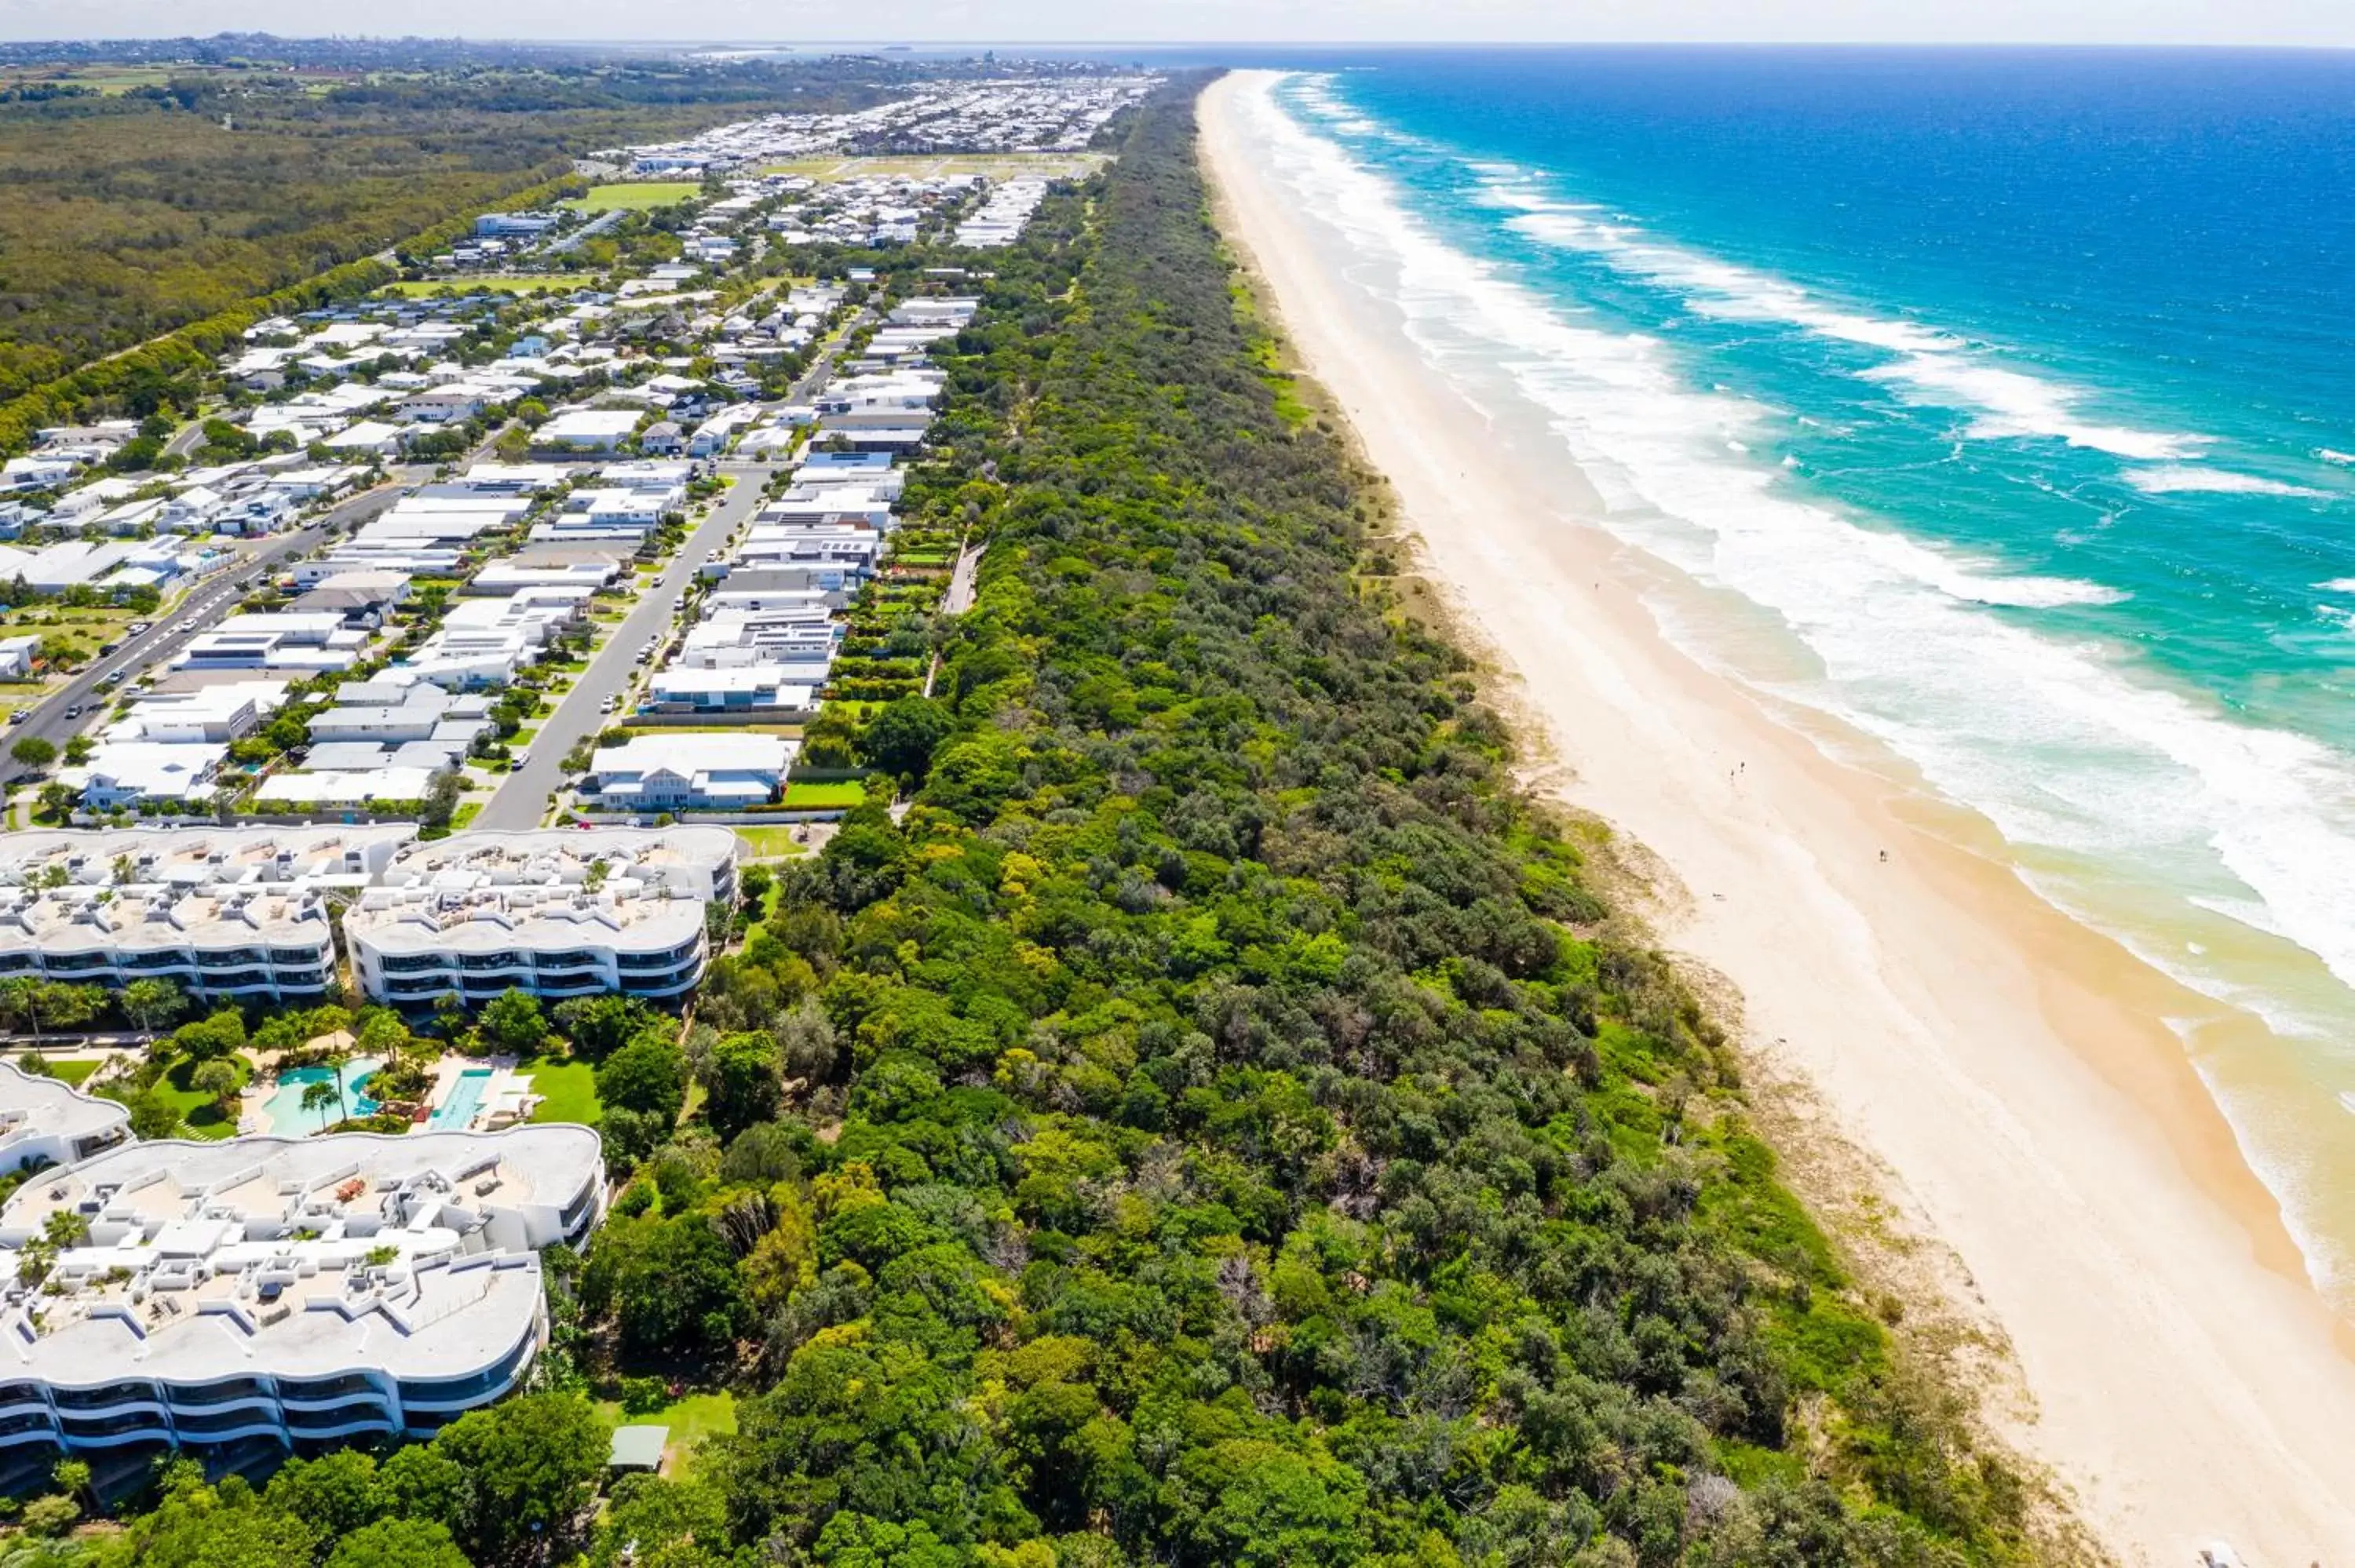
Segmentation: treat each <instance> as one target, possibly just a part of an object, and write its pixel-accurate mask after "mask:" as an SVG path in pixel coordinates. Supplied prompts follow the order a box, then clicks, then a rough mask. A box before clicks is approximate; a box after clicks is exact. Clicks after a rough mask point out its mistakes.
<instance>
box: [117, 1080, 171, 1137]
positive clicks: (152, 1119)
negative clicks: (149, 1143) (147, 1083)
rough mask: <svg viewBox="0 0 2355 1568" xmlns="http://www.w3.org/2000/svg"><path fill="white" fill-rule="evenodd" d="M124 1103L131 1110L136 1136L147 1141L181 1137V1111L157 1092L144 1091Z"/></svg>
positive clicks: (132, 1127) (132, 1126) (132, 1125)
mask: <svg viewBox="0 0 2355 1568" xmlns="http://www.w3.org/2000/svg"><path fill="white" fill-rule="evenodd" d="M123 1104H124V1106H126V1107H128V1108H129V1109H130V1112H131V1130H132V1133H133V1135H134V1136H136V1137H139V1138H146V1139H156V1138H176V1137H178V1136H179V1133H180V1113H179V1110H178V1109H177V1107H175V1106H174V1105H173V1104H172V1102H171V1101H169V1100H167V1099H165V1097H163V1096H161V1095H159V1094H157V1093H156V1092H155V1090H153V1089H148V1090H144V1091H143V1092H142V1093H139V1094H136V1095H133V1096H132V1097H130V1098H129V1099H127V1100H125V1101H123Z"/></svg>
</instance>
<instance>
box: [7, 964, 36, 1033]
mask: <svg viewBox="0 0 2355 1568" xmlns="http://www.w3.org/2000/svg"><path fill="white" fill-rule="evenodd" d="M41 983H42V982H41V980H39V979H38V978H37V976H33V975H11V976H10V977H9V978H8V979H6V980H0V1012H5V1013H6V1015H7V1016H8V1017H9V1019H11V1020H12V1021H13V1022H17V1023H20V1024H23V1025H24V1026H25V1027H26V1028H27V1029H29V1030H31V1031H32V1032H33V1038H34V1039H35V1040H36V1041H37V1040H39V1039H40V1037H41Z"/></svg>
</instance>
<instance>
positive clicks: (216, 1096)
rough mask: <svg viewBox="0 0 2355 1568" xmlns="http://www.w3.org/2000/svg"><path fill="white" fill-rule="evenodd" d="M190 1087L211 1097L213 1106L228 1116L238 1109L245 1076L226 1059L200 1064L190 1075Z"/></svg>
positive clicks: (234, 1064)
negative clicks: (239, 1095) (239, 1094)
mask: <svg viewBox="0 0 2355 1568" xmlns="http://www.w3.org/2000/svg"><path fill="white" fill-rule="evenodd" d="M188 1086H189V1087H191V1088H193V1089H196V1090H197V1091H198V1092H200V1093H203V1094H207V1095H209V1096H211V1097H212V1101H213V1104H215V1105H217V1106H218V1107H220V1109H221V1114H222V1115H224V1116H227V1115H229V1114H230V1113H231V1112H233V1111H234V1110H236V1108H237V1097H238V1091H239V1090H240V1089H241V1088H243V1087H244V1086H245V1075H243V1074H242V1073H240V1072H239V1071H238V1070H237V1064H236V1063H234V1062H231V1061H229V1060H227V1059H226V1058H223V1059H219V1060H215V1061H211V1062H200V1063H198V1064H197V1068H196V1071H195V1072H193V1073H191V1074H189V1075H188Z"/></svg>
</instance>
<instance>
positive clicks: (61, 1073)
mask: <svg viewBox="0 0 2355 1568" xmlns="http://www.w3.org/2000/svg"><path fill="white" fill-rule="evenodd" d="M105 1065H106V1064H105V1063H104V1062H99V1061H91V1062H52V1063H50V1064H49V1076H51V1077H53V1078H55V1079H57V1080H58V1081H59V1083H61V1084H71V1085H73V1086H75V1087H77V1088H79V1087H80V1086H82V1085H83V1084H86V1083H88V1082H90V1075H91V1074H92V1073H95V1072H97V1071H98V1070H99V1069H100V1068H101V1067H103V1066H105Z"/></svg>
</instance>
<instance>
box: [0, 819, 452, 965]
mask: <svg viewBox="0 0 2355 1568" xmlns="http://www.w3.org/2000/svg"><path fill="white" fill-rule="evenodd" d="M416 831H417V830H416V829H415V828H414V827H413V826H410V825H409V824H407V823H400V824H393V825H388V826H377V827H328V828H178V829H164V830H155V829H138V828H126V829H114V830H101V831H95V832H85V831H76V830H59V831H55V832H21V833H9V834H7V835H5V837H0V980H5V979H9V978H12V977H15V976H20V975H22V976H38V977H40V978H43V979H47V980H66V981H72V982H75V983H78V984H91V985H101V986H107V987H110V988H120V987H122V986H125V985H128V984H129V983H131V982H132V981H133V980H172V981H174V982H175V983H176V984H177V985H178V986H179V987H180V988H181V989H182V990H183V991H187V992H189V993H191V994H193V995H195V996H197V997H199V998H201V999H204V1000H207V1001H210V1000H215V999H220V998H229V999H250V998H261V999H266V1000H272V1001H279V1000H287V1001H311V1000H314V999H316V998H317V997H318V996H320V995H321V994H322V993H324V992H325V991H326V989H327V987H328V984H329V982H330V980H332V979H333V978H334V974H335V967H336V965H335V937H334V932H333V929H332V926H331V921H330V917H329V913H328V908H327V903H326V896H325V895H326V894H327V892H328V891H329V890H331V889H336V888H356V887H359V886H363V885H367V884H368V881H369V880H370V879H371V878H372V877H373V876H374V875H375V874H377V873H378V872H379V871H381V870H382V869H383V868H384V866H385V865H386V864H388V863H389V862H390V860H391V858H392V855H393V852H394V851H395V850H396V849H397V848H398V847H399V846H400V844H402V843H405V842H409V841H410V839H411V838H412V837H414V836H415V833H416Z"/></svg>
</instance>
